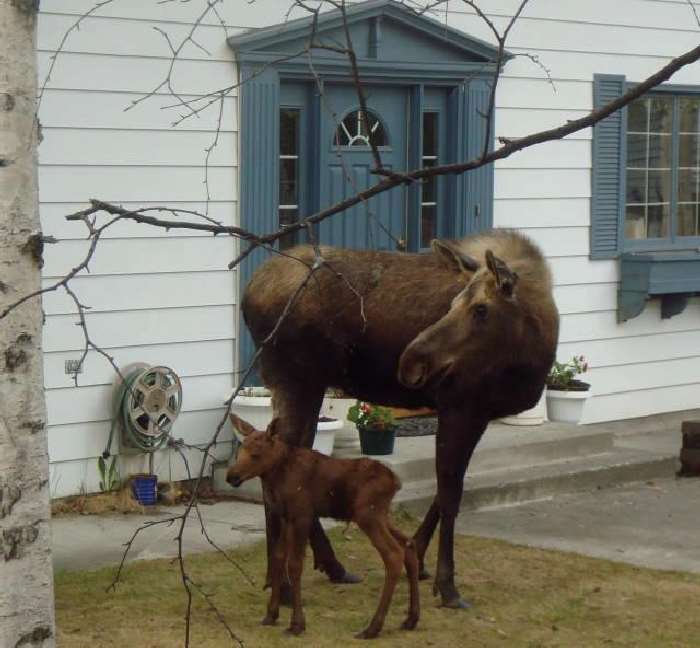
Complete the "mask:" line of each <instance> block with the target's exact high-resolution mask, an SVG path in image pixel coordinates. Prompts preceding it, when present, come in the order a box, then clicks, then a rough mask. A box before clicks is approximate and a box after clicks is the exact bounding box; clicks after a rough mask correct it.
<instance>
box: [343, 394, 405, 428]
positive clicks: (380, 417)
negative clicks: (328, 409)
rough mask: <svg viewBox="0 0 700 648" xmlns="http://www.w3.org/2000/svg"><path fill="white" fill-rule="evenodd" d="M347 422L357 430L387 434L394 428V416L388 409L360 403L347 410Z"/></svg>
mask: <svg viewBox="0 0 700 648" xmlns="http://www.w3.org/2000/svg"><path fill="white" fill-rule="evenodd" d="M348 421H350V422H352V423H354V424H355V425H356V426H357V427H358V428H361V429H365V430H376V431H377V432H385V431H386V432H389V431H391V430H393V429H394V428H395V427H396V423H395V422H394V415H393V414H392V413H391V410H390V409H389V408H388V407H380V406H379V405H372V404H370V403H365V402H362V401H357V402H356V403H355V404H354V405H353V406H352V407H351V408H350V409H349V410H348Z"/></svg>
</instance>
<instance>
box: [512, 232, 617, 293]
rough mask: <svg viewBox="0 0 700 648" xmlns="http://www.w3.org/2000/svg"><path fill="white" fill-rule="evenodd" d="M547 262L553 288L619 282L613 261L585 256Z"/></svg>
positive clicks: (561, 258)
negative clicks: (597, 259) (591, 258)
mask: <svg viewBox="0 0 700 648" xmlns="http://www.w3.org/2000/svg"><path fill="white" fill-rule="evenodd" d="M525 232H527V230H525ZM548 262H549V267H550V269H551V271H552V278H553V281H554V285H555V286H556V285H572V284H598V283H614V282H617V281H619V270H618V265H617V262H615V261H591V260H590V258H589V257H588V255H587V254H586V255H583V256H569V257H554V258H549V259H548Z"/></svg>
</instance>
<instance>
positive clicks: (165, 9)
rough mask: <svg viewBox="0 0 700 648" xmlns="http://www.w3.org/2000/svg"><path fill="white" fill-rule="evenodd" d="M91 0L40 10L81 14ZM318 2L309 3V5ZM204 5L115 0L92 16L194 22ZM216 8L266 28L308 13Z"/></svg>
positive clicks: (53, 3)
mask: <svg viewBox="0 0 700 648" xmlns="http://www.w3.org/2000/svg"><path fill="white" fill-rule="evenodd" d="M95 4H96V3H95V0H43V1H42V3H41V10H42V12H49V13H65V14H71V15H74V16H76V17H77V16H81V15H83V14H85V13H86V12H88V11H90V10H91V9H93V8H94V7H95ZM318 4H319V3H317V2H313V3H310V5H309V6H315V5H318ZM204 8H205V6H204V5H203V3H199V2H144V0H119V2H112V3H110V4H106V5H104V6H101V7H100V8H99V9H98V10H97V12H96V15H99V16H105V17H109V18H126V19H128V20H134V19H136V20H149V21H150V20H163V21H172V22H181V23H187V24H194V23H195V21H197V20H199V18H200V17H201V16H202V14H203V10H204ZM216 8H217V9H218V11H219V14H220V15H221V17H222V18H223V19H224V21H225V23H226V24H227V25H232V26H239V27H266V26H268V25H271V24H276V23H281V22H284V20H285V19H286V18H287V11H289V10H290V8H291V11H290V12H289V19H294V18H301V17H304V16H308V15H309V12H308V11H305V10H304V9H302V8H301V7H294V6H293V3H290V4H289V5H287V4H286V3H283V2H281V1H280V0H256V1H255V2H248V1H247V0H241V1H239V0H235V1H233V2H232V1H230V0H226V2H222V3H218V4H217V5H216ZM327 10H328V4H327V3H325V2H324V3H323V4H322V5H321V11H327ZM200 22H202V23H203V24H207V25H218V24H219V20H218V17H217V16H216V15H215V14H214V13H212V12H209V13H208V14H207V15H206V17H205V19H204V20H202V21H200Z"/></svg>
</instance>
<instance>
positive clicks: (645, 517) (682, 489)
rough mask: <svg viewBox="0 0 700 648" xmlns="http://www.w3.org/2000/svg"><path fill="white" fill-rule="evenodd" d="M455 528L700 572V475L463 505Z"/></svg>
mask: <svg viewBox="0 0 700 648" xmlns="http://www.w3.org/2000/svg"><path fill="white" fill-rule="evenodd" d="M457 530H458V531H459V532H460V533H466V534H470V535H476V536H487V537H492V538H501V539H503V540H508V541H510V542H514V543H516V544H523V545H529V546H533V547H544V548H547V549H561V550H563V551H574V552H576V553H581V554H585V555H588V556H594V557H597V558H607V559H609V560H615V561H621V562H628V563H632V564H634V565H640V566H642V567H652V568H655V569H672V570H680V571H689V572H695V573H699V574H700V478H692V479H690V478H683V479H673V478H671V479H661V480H655V481H651V482H641V483H635V484H627V485H624V486H619V487H613V488H609V489H605V490H599V491H594V492H584V493H571V494H563V495H558V496H556V497H553V498H549V499H547V500H545V501H540V502H530V503H525V504H520V505H517V506H510V507H500V508H497V509H482V510H479V511H464V512H462V514H461V515H460V517H459V518H458V520H457Z"/></svg>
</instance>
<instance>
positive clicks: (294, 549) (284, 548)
mask: <svg viewBox="0 0 700 648" xmlns="http://www.w3.org/2000/svg"><path fill="white" fill-rule="evenodd" d="M231 422H232V423H233V425H234V427H236V429H238V430H239V432H241V434H243V435H244V436H245V437H246V439H245V441H244V443H243V445H242V446H241V447H240V448H239V451H238V456H237V458H236V462H235V463H234V464H233V465H232V466H231V467H230V468H229V470H228V473H227V476H226V479H227V480H228V481H229V482H230V483H231V484H232V485H233V486H239V485H240V484H241V483H242V482H244V481H246V480H248V479H251V478H253V477H258V476H259V477H260V478H261V479H262V483H263V489H264V490H265V495H266V500H267V501H268V502H269V504H270V506H271V507H272V509H273V510H274V511H275V512H276V513H277V514H278V515H279V516H280V518H281V520H282V528H281V530H280V535H279V540H278V542H277V546H276V547H275V551H274V559H273V563H274V566H273V569H272V574H271V585H272V593H271V595H270V601H269V604H268V608H267V615H266V616H265V618H264V619H263V623H264V624H266V625H267V624H272V623H274V622H275V621H276V620H277V618H278V616H279V603H280V587H281V583H282V571H283V570H284V567H285V565H287V564H288V568H289V575H290V577H291V581H292V594H293V611H292V618H291V622H290V626H289V631H290V632H292V633H293V634H299V633H300V632H302V631H303V630H304V629H305V622H304V614H303V611H302V609H301V572H302V568H303V558H304V552H305V549H306V543H307V540H308V537H309V533H310V531H311V525H312V522H313V520H314V518H315V517H332V518H335V519H336V520H345V521H348V522H356V523H357V525H358V526H359V527H360V528H361V529H362V530H363V531H364V532H365V533H366V534H367V536H368V537H369V539H370V540H371V542H372V544H373V545H374V546H375V548H376V549H377V551H378V552H379V553H380V555H381V557H382V560H383V561H384V566H385V570H386V575H385V581H384V591H383V592H382V596H381V598H380V602H379V606H378V608H377V611H376V613H375V615H374V618H373V619H372V621H371V622H370V624H369V625H368V626H367V628H366V629H365V630H364V631H363V632H362V633H360V635H358V636H360V637H362V638H366V639H368V638H372V637H376V636H377V635H378V634H379V632H380V631H381V629H382V625H383V624H384V618H385V617H386V613H387V610H388V608H389V604H390V603H391V597H392V595H393V591H394V588H395V586H396V582H397V580H398V577H399V575H400V573H401V565H402V564H405V567H406V573H407V575H408V578H409V582H410V597H411V600H410V607H409V611H408V616H407V617H406V620H405V621H404V624H403V626H402V627H403V628H405V629H409V630H412V629H413V628H415V627H416V624H417V623H418V616H419V603H418V562H417V558H416V553H415V549H414V547H413V543H412V542H411V541H409V540H407V539H406V537H405V536H404V535H403V534H402V533H401V532H400V531H399V530H398V529H396V528H395V527H394V526H393V525H392V524H391V522H390V520H389V507H390V505H391V500H392V498H393V497H394V495H395V493H396V492H397V491H398V490H399V488H401V484H400V482H399V480H398V478H397V477H396V475H395V474H394V473H393V472H392V471H391V470H390V469H389V468H387V467H386V466H384V465H382V464H381V463H379V462H378V461H373V460H371V459H335V458H331V457H326V456H325V455H322V454H321V453H319V452H316V451H314V450H309V449H306V448H295V447H292V446H289V445H288V444H287V443H285V442H284V441H283V440H282V439H281V438H280V437H279V435H277V434H276V433H275V427H276V425H277V421H276V420H274V421H273V422H272V423H271V424H270V427H269V428H268V430H267V432H258V431H256V430H254V429H253V428H252V426H251V425H250V424H248V423H246V422H245V421H243V420H241V419H240V418H238V417H237V416H236V415H235V414H231Z"/></svg>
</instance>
